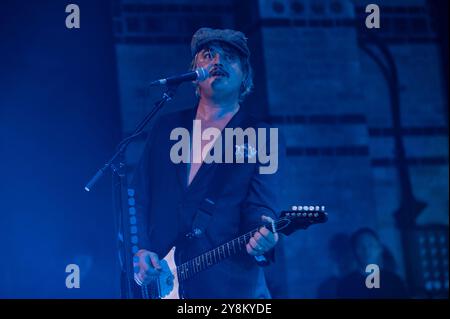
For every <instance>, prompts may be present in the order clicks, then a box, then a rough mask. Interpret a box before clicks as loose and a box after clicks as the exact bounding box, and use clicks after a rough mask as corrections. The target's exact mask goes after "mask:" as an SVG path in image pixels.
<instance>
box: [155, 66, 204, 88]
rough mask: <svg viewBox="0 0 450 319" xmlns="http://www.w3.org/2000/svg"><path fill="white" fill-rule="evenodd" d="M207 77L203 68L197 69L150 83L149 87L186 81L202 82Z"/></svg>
mask: <svg viewBox="0 0 450 319" xmlns="http://www.w3.org/2000/svg"><path fill="white" fill-rule="evenodd" d="M208 77H209V72H208V70H207V69H205V68H198V69H196V70H195V71H191V72H188V73H185V74H181V75H175V76H171V77H168V78H165V79H160V80H156V81H153V82H151V83H150V86H158V85H170V84H179V83H181V82H187V81H195V80H198V81H203V80H206V79H207V78H208Z"/></svg>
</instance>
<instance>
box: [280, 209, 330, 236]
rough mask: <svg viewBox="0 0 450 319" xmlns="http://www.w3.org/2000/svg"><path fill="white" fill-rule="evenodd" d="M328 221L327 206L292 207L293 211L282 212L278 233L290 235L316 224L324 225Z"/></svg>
mask: <svg viewBox="0 0 450 319" xmlns="http://www.w3.org/2000/svg"><path fill="white" fill-rule="evenodd" d="M327 220H328V214H327V212H326V211H325V206H316V205H315V206H312V205H310V206H305V205H296V206H292V207H291V210H284V211H282V212H281V215H280V218H279V219H278V223H277V224H278V225H277V231H278V232H280V233H283V234H285V235H290V234H292V233H293V232H294V231H296V230H298V229H306V228H308V227H309V226H311V225H314V224H322V223H325V222H326V221H327Z"/></svg>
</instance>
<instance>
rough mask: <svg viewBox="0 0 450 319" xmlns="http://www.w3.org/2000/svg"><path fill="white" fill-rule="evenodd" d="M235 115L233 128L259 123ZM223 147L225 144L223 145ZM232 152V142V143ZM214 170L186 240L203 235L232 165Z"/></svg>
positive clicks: (243, 116)
mask: <svg viewBox="0 0 450 319" xmlns="http://www.w3.org/2000/svg"><path fill="white" fill-rule="evenodd" d="M237 115H240V118H238V119H236V121H234V122H235V123H233V127H234V128H235V127H241V128H242V129H243V130H245V129H246V128H248V127H255V125H256V124H257V123H258V122H259V121H258V120H257V119H256V118H253V117H250V116H245V115H244V114H243V113H241V112H239V113H238V114H237ZM255 129H256V127H255ZM221 138H222V140H223V141H224V137H223V134H222V136H221ZM223 145H225V144H223ZM232 146H233V151H234V149H235V147H234V141H233V145H232ZM225 147H229V145H225ZM255 147H256V145H255ZM216 165H218V166H217V167H216V170H215V172H214V176H213V179H212V182H211V184H210V185H209V187H208V189H209V190H208V192H207V194H206V196H205V198H204V199H203V200H202V202H201V203H200V205H199V207H198V209H197V212H196V214H195V216H194V220H193V223H192V230H191V232H189V233H188V234H187V235H186V236H187V237H188V238H200V237H202V236H203V235H204V234H205V230H206V228H207V226H208V224H209V221H210V220H211V217H212V216H213V214H214V212H215V210H216V203H217V201H218V199H219V198H220V196H221V193H222V191H223V189H224V187H225V185H226V183H227V181H228V180H229V176H231V174H233V171H232V170H233V167H234V165H233V164H221V165H220V164H216Z"/></svg>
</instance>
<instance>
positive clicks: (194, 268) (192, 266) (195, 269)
mask: <svg viewBox="0 0 450 319" xmlns="http://www.w3.org/2000/svg"><path fill="white" fill-rule="evenodd" d="M257 231H258V229H255V230H252V231H251V232H248V233H246V234H244V235H242V236H239V237H238V238H235V239H233V240H230V241H229V242H227V243H225V244H223V245H220V246H219V247H217V248H215V249H212V250H210V251H207V252H206V253H203V254H201V255H200V256H197V257H195V258H192V259H191V260H189V261H187V262H185V263H183V264H181V265H179V266H178V267H177V274H178V280H179V281H183V280H186V279H189V278H191V277H192V276H194V275H195V274H197V273H199V272H201V271H203V270H205V269H207V268H209V267H211V266H214V265H215V264H218V263H219V262H221V261H222V260H224V259H227V258H229V257H231V256H233V255H236V254H238V253H239V252H241V251H245V250H246V248H245V246H246V244H247V242H248V241H249V240H250V238H251V237H252V236H253V235H254V234H255V233H256V232H257Z"/></svg>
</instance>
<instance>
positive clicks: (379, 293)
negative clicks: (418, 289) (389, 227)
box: [337, 228, 408, 299]
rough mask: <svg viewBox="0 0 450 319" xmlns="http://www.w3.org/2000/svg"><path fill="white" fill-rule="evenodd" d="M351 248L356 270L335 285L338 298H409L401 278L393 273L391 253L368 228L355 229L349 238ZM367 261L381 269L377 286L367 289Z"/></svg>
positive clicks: (393, 263)
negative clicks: (378, 285)
mask: <svg viewBox="0 0 450 319" xmlns="http://www.w3.org/2000/svg"><path fill="white" fill-rule="evenodd" d="M350 242H351V246H352V251H353V253H354V254H355V257H356V261H357V263H358V265H357V270H355V271H353V272H352V273H350V274H349V275H347V276H345V277H343V278H342V279H341V280H340V281H339V283H338V286H337V296H338V298H361V299H365V298H375V299H385V298H396V299H402V298H403V299H404V298H408V294H407V292H406V288H405V284H404V282H403V280H402V279H401V278H400V277H399V276H398V275H397V274H396V273H395V272H394V268H395V262H394V258H393V256H392V254H390V253H389V251H388V250H387V248H386V247H384V246H383V245H382V243H381V242H380V239H379V238H378V235H377V234H376V233H375V232H374V231H373V230H372V229H370V228H361V229H359V230H357V231H356V232H355V233H353V235H352V236H351V239H350ZM369 264H376V265H378V267H379V269H380V273H379V274H380V287H379V288H368V287H367V286H366V278H367V276H368V275H369V274H370V273H366V267H367V265H369Z"/></svg>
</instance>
